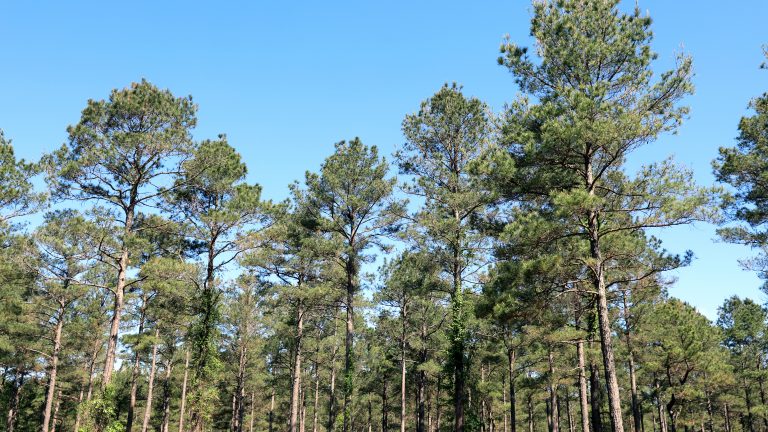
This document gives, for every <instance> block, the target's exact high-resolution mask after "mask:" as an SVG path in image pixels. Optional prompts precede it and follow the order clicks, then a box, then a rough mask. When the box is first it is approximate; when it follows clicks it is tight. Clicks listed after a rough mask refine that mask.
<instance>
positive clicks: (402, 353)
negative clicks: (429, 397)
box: [400, 304, 407, 432]
mask: <svg viewBox="0 0 768 432" xmlns="http://www.w3.org/2000/svg"><path fill="white" fill-rule="evenodd" d="M406 316H407V311H406V306H405V304H403V305H402V307H401V308H400V318H401V319H402V322H403V328H402V334H401V335H400V432H405V407H406V405H405V349H406V341H405V333H406Z"/></svg>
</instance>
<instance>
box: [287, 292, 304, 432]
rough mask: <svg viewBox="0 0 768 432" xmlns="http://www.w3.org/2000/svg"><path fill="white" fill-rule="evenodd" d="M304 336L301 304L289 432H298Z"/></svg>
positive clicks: (300, 305)
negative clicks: (302, 341)
mask: <svg viewBox="0 0 768 432" xmlns="http://www.w3.org/2000/svg"><path fill="white" fill-rule="evenodd" d="M303 336H304V307H303V305H302V304H301V302H299V304H298V305H297V306H296V336H295V338H294V343H295V344H296V346H295V348H294V353H293V383H292V386H291V415H290V423H289V431H290V432H297V428H298V416H299V403H300V400H299V391H300V390H301V338H302V337H303Z"/></svg>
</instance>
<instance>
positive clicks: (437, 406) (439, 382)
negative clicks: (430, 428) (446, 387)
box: [435, 375, 443, 432]
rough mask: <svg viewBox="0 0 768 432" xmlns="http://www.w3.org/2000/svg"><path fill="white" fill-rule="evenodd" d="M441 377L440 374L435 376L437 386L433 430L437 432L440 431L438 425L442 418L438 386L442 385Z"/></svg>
mask: <svg viewBox="0 0 768 432" xmlns="http://www.w3.org/2000/svg"><path fill="white" fill-rule="evenodd" d="M442 378H443V376H442V375H438V376H437V387H435V410H437V413H436V415H435V431H437V432H439V431H440V425H441V424H442V423H441V420H442V419H443V410H442V404H441V403H440V388H441V387H442V386H441V381H442Z"/></svg>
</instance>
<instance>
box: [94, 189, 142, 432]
mask: <svg viewBox="0 0 768 432" xmlns="http://www.w3.org/2000/svg"><path fill="white" fill-rule="evenodd" d="M132 201H133V199H132ZM133 209H134V204H131V205H130V206H129V208H128V210H126V212H125V225H124V226H123V239H122V244H121V247H122V250H121V251H120V259H119V260H118V262H117V284H116V286H115V291H114V292H113V294H114V295H115V304H114V306H113V308H112V320H111V322H110V326H109V339H108V340H107V355H106V358H105V359H104V378H103V379H102V381H101V386H102V388H106V387H107V386H108V385H109V383H110V382H111V381H112V371H113V370H114V368H115V354H116V352H117V339H118V336H119V333H120V316H121V315H122V313H123V304H124V302H125V284H126V280H125V279H126V277H127V275H128V264H129V259H128V243H129V241H128V237H129V236H130V235H131V233H132V231H133V219H134V210H133ZM129 430H130V429H129Z"/></svg>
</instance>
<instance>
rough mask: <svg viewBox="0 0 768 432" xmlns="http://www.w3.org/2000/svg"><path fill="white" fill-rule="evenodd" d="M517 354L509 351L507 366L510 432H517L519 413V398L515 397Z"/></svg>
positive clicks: (512, 350) (511, 350)
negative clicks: (516, 408) (516, 406)
mask: <svg viewBox="0 0 768 432" xmlns="http://www.w3.org/2000/svg"><path fill="white" fill-rule="evenodd" d="M516 357H517V353H516V352H515V350H514V349H508V350H507V365H508V369H509V370H508V372H509V430H510V432H516V431H517V412H516V410H515V405H516V403H517V397H516V395H515V361H516Z"/></svg>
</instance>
